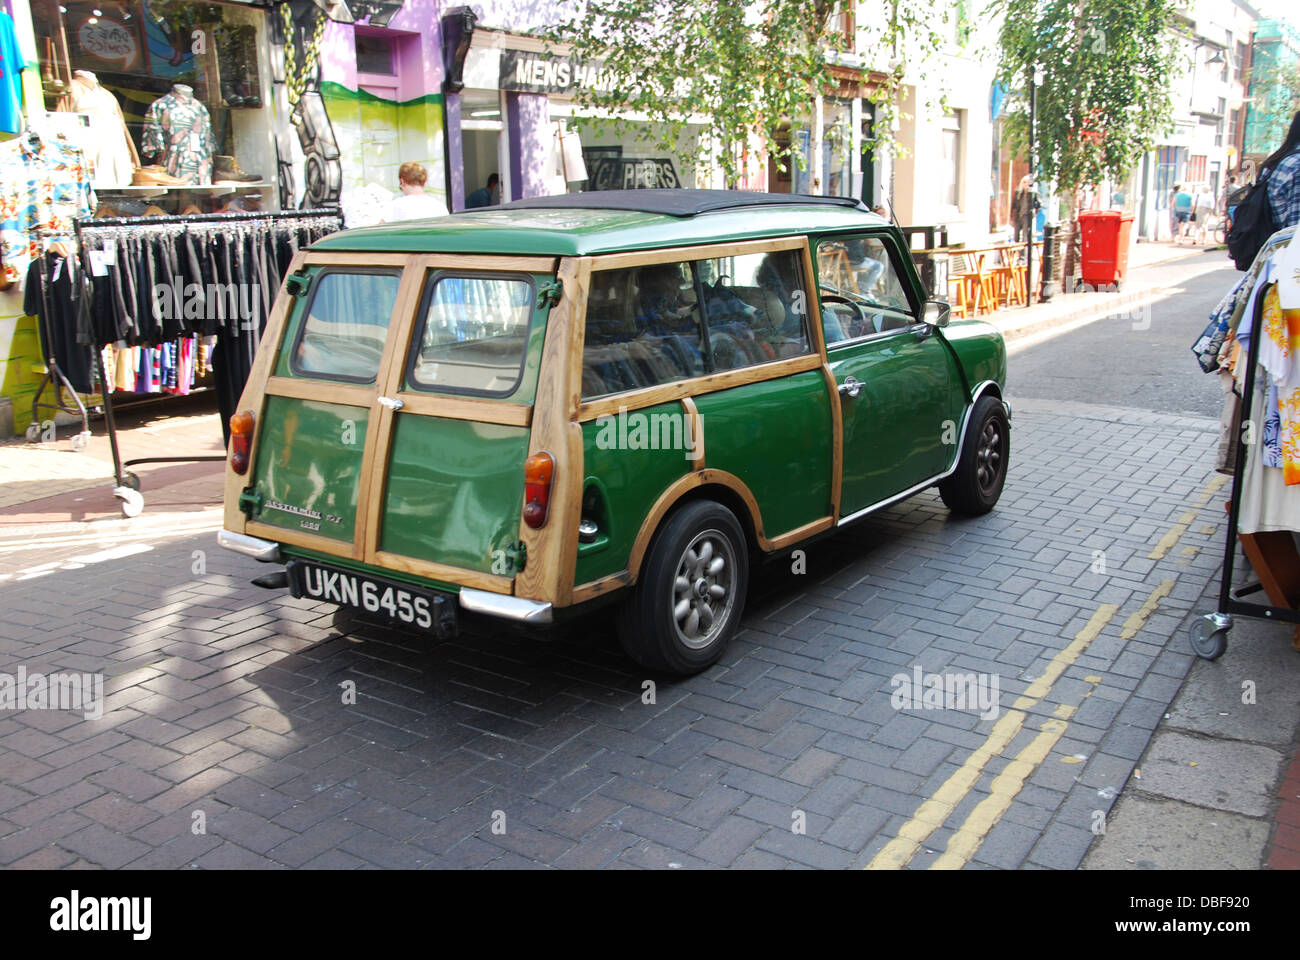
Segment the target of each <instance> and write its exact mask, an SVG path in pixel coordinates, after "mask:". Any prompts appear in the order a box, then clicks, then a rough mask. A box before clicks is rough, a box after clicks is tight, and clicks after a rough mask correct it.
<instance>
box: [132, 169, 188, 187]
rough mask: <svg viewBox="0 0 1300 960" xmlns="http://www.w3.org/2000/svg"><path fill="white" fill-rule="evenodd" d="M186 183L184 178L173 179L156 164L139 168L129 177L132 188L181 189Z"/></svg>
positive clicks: (165, 170)
mask: <svg viewBox="0 0 1300 960" xmlns="http://www.w3.org/2000/svg"><path fill="white" fill-rule="evenodd" d="M188 183H189V181H188V180H186V179H185V178H184V177H173V176H172V175H171V174H170V173H168V172H167V169H166V168H165V167H161V166H159V165H157V164H154V165H152V166H148V167H140V168H139V169H137V170H136V171H135V174H134V175H133V176H132V177H131V186H133V187H183V186H185V185H186V184H188Z"/></svg>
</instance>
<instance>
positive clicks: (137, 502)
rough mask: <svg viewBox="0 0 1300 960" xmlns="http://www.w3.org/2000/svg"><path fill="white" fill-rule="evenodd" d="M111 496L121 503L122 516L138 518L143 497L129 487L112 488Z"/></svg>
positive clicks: (142, 506) (142, 507) (141, 508)
mask: <svg viewBox="0 0 1300 960" xmlns="http://www.w3.org/2000/svg"><path fill="white" fill-rule="evenodd" d="M113 496H115V497H117V499H119V500H121V501H122V516H124V517H138V516H140V511H141V510H143V509H144V497H142V496H140V494H139V492H138V491H135V490H132V489H131V488H130V487H114V488H113Z"/></svg>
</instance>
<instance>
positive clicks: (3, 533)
mask: <svg viewBox="0 0 1300 960" xmlns="http://www.w3.org/2000/svg"><path fill="white" fill-rule="evenodd" d="M223 515H224V511H223V509H222V508H221V507H213V508H209V509H204V510H187V511H183V512H177V513H155V514H152V515H149V516H140V517H135V518H132V519H126V518H119V517H105V518H103V519H101V520H69V521H64V522H62V523H32V524H25V525H10V526H0V545H3V541H5V540H20V539H31V538H33V537H37V536H39V537H41V538H44V539H48V538H49V537H52V536H59V535H63V536H71V535H78V534H80V535H86V534H113V533H128V532H129V533H137V534H138V533H148V532H151V531H153V530H167V529H177V530H179V531H180V532H181V533H186V534H189V533H195V532H199V531H200V530H201V529H202V528H204V527H208V526H210V527H211V528H212V529H214V530H215V529H216V528H218V527H220V526H221V520H222V517H223Z"/></svg>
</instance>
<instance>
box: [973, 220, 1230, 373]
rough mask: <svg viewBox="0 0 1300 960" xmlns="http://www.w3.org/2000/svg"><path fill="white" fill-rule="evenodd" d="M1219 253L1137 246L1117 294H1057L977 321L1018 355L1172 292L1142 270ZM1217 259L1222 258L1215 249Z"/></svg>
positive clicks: (1182, 246) (1174, 246)
mask: <svg viewBox="0 0 1300 960" xmlns="http://www.w3.org/2000/svg"><path fill="white" fill-rule="evenodd" d="M1216 249H1219V248H1216V247H1213V246H1193V245H1191V244H1175V243H1137V244H1134V245H1133V249H1132V250H1131V252H1130V253H1129V269H1128V275H1127V277H1126V278H1125V281H1124V283H1123V284H1122V285H1121V288H1120V289H1119V290H1118V291H1113V292H1106V291H1085V292H1082V293H1072V292H1068V291H1064V290H1062V291H1060V292H1058V293H1057V294H1056V296H1054V297H1053V298H1052V299H1051V300H1049V301H1047V302H1046V303H1035V304H1034V305H1033V306H1030V307H1010V308H1004V309H1001V310H995V311H994V312H993V313H991V314H980V315H979V317H978V319H980V320H983V321H985V322H986V323H991V324H992V325H993V326H995V327H997V328H998V330H999V331H1000V332H1001V333H1002V336H1003V338H1004V339H1005V340H1006V341H1007V346H1008V348H1009V349H1012V350H1015V349H1021V348H1024V347H1027V346H1031V345H1032V344H1034V343H1037V342H1038V341H1040V340H1042V339H1044V338H1046V337H1047V336H1051V335H1054V334H1057V333H1064V332H1066V331H1067V330H1071V329H1074V328H1075V327H1081V326H1084V325H1086V324H1088V323H1091V322H1092V321H1093V320H1100V319H1102V318H1103V317H1113V316H1116V315H1117V314H1124V313H1131V314H1132V315H1133V316H1134V319H1135V320H1138V319H1140V313H1139V311H1140V310H1141V308H1142V307H1143V306H1145V305H1146V304H1148V303H1150V302H1151V301H1153V300H1158V299H1160V298H1161V297H1166V296H1168V295H1169V294H1171V293H1172V292H1174V290H1175V289H1176V287H1175V286H1171V285H1170V284H1169V283H1168V282H1166V279H1165V278H1162V277H1159V276H1156V275H1154V274H1155V271H1151V270H1148V269H1146V268H1148V267H1155V266H1160V265H1166V264H1176V263H1180V262H1182V261H1186V260H1189V259H1191V258H1193V257H1197V256H1200V255H1201V254H1204V253H1206V252H1207V251H1213V250H1216ZM1219 252H1220V255H1222V256H1223V257H1225V258H1226V257H1227V252H1226V251H1224V250H1222V249H1220V250H1219Z"/></svg>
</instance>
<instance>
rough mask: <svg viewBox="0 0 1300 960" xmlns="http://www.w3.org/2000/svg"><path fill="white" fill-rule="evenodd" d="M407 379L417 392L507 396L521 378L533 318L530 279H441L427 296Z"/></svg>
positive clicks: (479, 277) (486, 277) (437, 279)
mask: <svg viewBox="0 0 1300 960" xmlns="http://www.w3.org/2000/svg"><path fill="white" fill-rule="evenodd" d="M425 302H426V307H425V310H424V318H423V321H422V326H421V329H420V332H419V338H418V340H417V341H416V342H417V343H418V344H419V346H418V348H417V349H416V350H414V351H412V355H411V360H410V363H411V368H410V372H409V380H410V382H411V383H412V384H413V385H414V386H415V388H416V389H418V390H435V391H439V392H445V393H470V394H481V395H484V396H507V395H509V394H510V393H512V392H514V389H515V387H516V386H518V384H519V379H520V377H521V376H522V375H523V365H524V357H525V355H526V354H527V352H528V332H529V323H530V321H531V320H532V316H533V285H532V282H531V280H529V279H528V278H527V277H500V276H448V275H444V276H439V277H437V278H435V279H434V280H433V282H432V284H431V286H430V288H429V289H428V291H427V293H426V295H425Z"/></svg>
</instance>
